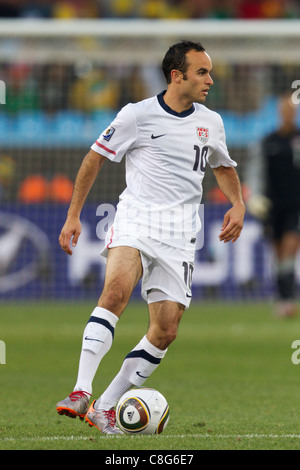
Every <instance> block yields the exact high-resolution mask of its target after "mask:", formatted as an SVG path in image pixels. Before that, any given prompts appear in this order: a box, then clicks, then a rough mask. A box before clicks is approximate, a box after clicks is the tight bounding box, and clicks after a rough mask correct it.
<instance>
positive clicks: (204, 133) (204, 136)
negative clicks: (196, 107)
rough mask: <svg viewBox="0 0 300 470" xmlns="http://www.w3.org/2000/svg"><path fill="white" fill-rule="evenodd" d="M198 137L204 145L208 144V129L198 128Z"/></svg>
mask: <svg viewBox="0 0 300 470" xmlns="http://www.w3.org/2000/svg"><path fill="white" fill-rule="evenodd" d="M197 135H198V137H199V139H200V142H201V143H202V144H206V143H207V142H208V138H209V130H208V128H207V127H197Z"/></svg>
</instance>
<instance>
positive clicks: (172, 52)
mask: <svg viewBox="0 0 300 470" xmlns="http://www.w3.org/2000/svg"><path fill="white" fill-rule="evenodd" d="M192 50H193V51H197V52H204V51H205V49H204V47H203V46H202V44H200V42H193V41H181V42H178V43H176V44H174V45H173V46H171V47H169V50H168V51H167V53H166V55H165V57H164V59H163V61H162V71H163V73H164V76H165V78H166V80H167V83H171V70H173V69H176V70H180V72H182V73H183V74H185V72H186V70H187V63H186V53H187V52H189V51H192Z"/></svg>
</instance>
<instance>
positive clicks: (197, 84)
mask: <svg viewBox="0 0 300 470" xmlns="http://www.w3.org/2000/svg"><path fill="white" fill-rule="evenodd" d="M186 61H187V64H188V67H187V71H186V73H185V74H184V77H183V78H184V79H183V80H182V89H181V91H182V93H183V94H184V96H185V97H186V98H190V101H191V102H193V103H202V102H203V101H205V100H206V97H207V95H208V91H209V88H210V87H211V85H212V84H213V83H214V82H213V80H212V78H211V76H210V72H211V70H212V63H211V59H210V57H209V55H208V54H207V53H206V52H198V51H194V50H192V51H189V52H187V54H186Z"/></svg>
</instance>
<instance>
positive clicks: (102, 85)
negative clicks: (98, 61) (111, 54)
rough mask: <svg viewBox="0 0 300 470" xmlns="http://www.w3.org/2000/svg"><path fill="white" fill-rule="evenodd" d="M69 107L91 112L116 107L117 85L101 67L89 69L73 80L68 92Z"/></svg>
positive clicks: (117, 98)
mask: <svg viewBox="0 0 300 470" xmlns="http://www.w3.org/2000/svg"><path fill="white" fill-rule="evenodd" d="M69 100H70V107H71V108H73V109H76V110H79V111H84V112H92V111H96V110H98V109H116V108H117V106H118V101H119V85H118V83H117V81H113V80H112V79H111V78H109V77H107V74H106V71H105V70H103V69H91V70H89V71H87V74H86V75H84V76H81V77H79V78H78V79H77V80H75V81H74V83H73V85H72V86H71V89H70V93H69Z"/></svg>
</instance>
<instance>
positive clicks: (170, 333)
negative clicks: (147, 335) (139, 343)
mask: <svg viewBox="0 0 300 470" xmlns="http://www.w3.org/2000/svg"><path fill="white" fill-rule="evenodd" d="M177 331H178V329H177V327H176V326H175V325H170V326H166V327H163V328H158V329H155V330H152V331H151V337H152V343H153V344H154V345H155V346H157V347H158V348H159V349H166V348H167V347H168V346H169V345H170V344H171V343H172V342H173V341H175V339H176V338H177Z"/></svg>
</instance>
